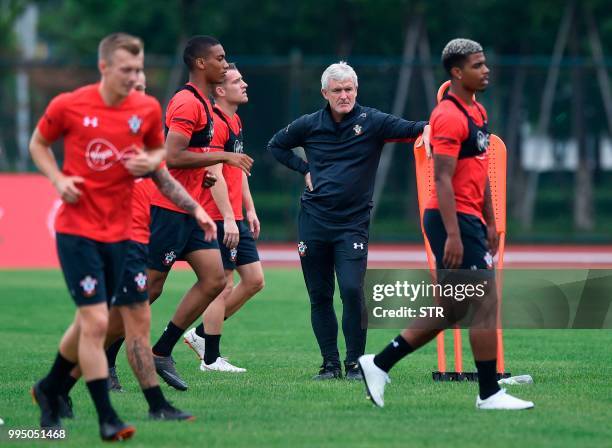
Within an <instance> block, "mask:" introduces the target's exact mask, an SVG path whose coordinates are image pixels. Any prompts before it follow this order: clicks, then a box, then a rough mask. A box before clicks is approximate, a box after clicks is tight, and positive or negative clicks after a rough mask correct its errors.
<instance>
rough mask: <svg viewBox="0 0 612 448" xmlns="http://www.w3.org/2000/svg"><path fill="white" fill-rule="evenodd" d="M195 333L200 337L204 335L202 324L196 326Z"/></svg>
mask: <svg viewBox="0 0 612 448" xmlns="http://www.w3.org/2000/svg"><path fill="white" fill-rule="evenodd" d="M196 334H197V335H198V336H200V337H201V338H203V337H204V324H200V325H198V326H197V327H196Z"/></svg>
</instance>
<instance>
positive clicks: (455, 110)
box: [427, 93, 490, 222]
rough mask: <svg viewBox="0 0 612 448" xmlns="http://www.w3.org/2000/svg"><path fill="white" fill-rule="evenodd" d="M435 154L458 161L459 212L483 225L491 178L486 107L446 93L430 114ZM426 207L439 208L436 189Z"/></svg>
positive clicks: (456, 177) (456, 170) (454, 175)
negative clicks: (486, 188) (485, 194)
mask: <svg viewBox="0 0 612 448" xmlns="http://www.w3.org/2000/svg"><path fill="white" fill-rule="evenodd" d="M430 123H431V144H432V146H433V153H434V154H439V155H445V156H451V157H455V158H457V166H456V168H455V173H454V174H453V179H452V183H453V190H454V191H455V202H456V204H457V212H460V213H467V214H470V215H475V216H477V217H478V218H480V220H482V221H483V222H484V218H483V215H482V210H483V207H484V192H485V186H486V183H487V175H488V155H487V150H488V148H489V135H490V134H489V131H488V127H487V112H486V110H485V108H484V107H483V106H482V105H481V104H480V103H478V102H477V101H473V102H472V104H471V105H468V104H466V103H465V102H464V101H463V100H462V99H460V98H459V97H457V96H456V95H453V94H452V93H447V94H446V95H445V96H444V98H443V99H442V101H440V103H439V104H438V105H437V106H436V108H435V109H434V110H433V111H432V113H431V119H430ZM427 208H431V209H437V208H439V203H438V196H437V193H436V190H435V186H434V189H433V190H432V195H431V197H430V198H429V202H428V204H427Z"/></svg>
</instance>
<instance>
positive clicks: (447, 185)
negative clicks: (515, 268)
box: [359, 39, 534, 409]
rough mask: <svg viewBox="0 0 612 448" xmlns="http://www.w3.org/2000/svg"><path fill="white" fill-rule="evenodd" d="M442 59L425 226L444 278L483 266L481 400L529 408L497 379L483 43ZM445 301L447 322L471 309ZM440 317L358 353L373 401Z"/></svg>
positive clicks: (450, 48)
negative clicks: (443, 90)
mask: <svg viewBox="0 0 612 448" xmlns="http://www.w3.org/2000/svg"><path fill="white" fill-rule="evenodd" d="M442 63H443V65H444V68H445V69H446V71H447V72H448V74H449V76H450V78H451V87H450V89H449V92H448V93H447V94H446V96H445V97H444V98H443V100H442V101H440V103H439V104H438V106H437V107H436V108H435V109H434V110H433V112H432V113H431V121H430V122H431V144H432V146H433V157H434V176H435V190H434V192H433V193H432V197H431V198H430V200H429V203H428V205H427V209H426V211H425V214H424V226H425V232H426V234H427V239H428V240H429V243H430V245H431V249H432V251H433V253H434V255H435V257H436V269H437V271H438V280H441V281H444V280H443V278H444V277H446V278H448V279H449V281H450V276H451V275H456V273H452V272H450V273H449V271H443V269H458V268H459V269H465V270H469V272H478V273H479V274H480V275H477V276H476V278H485V279H488V280H489V285H490V287H489V291H488V294H487V295H486V296H485V299H484V300H482V301H478V300H474V301H473V302H472V304H471V306H472V308H474V316H479V317H478V318H475V319H476V320H475V321H473V326H472V328H470V344H471V346H472V352H473V354H474V359H475V362H476V369H477V370H478V386H479V394H478V397H477V398H476V407H477V408H478V409H530V408H533V406H534V405H533V403H532V402H530V401H524V400H520V399H518V398H515V397H513V396H511V395H509V394H507V393H506V391H505V390H504V389H500V388H499V385H498V384H497V373H496V364H497V360H496V355H497V336H496V329H495V327H496V320H497V318H496V316H497V314H496V312H497V301H496V292H495V288H494V286H493V285H494V279H495V275H494V272H495V271H494V270H493V258H492V257H493V256H494V255H495V253H496V252H497V246H498V242H499V241H498V235H497V230H496V226H495V215H494V213H493V205H492V200H491V191H490V188H489V180H488V175H487V165H488V159H487V149H488V146H489V131H488V123H487V113H486V111H485V109H484V107H483V106H482V105H481V104H480V103H478V102H477V101H476V100H475V99H474V98H475V97H474V94H475V93H476V92H480V91H483V90H485V88H486V87H487V85H488V83H489V69H488V67H487V66H486V59H485V55H484V53H483V49H482V47H481V46H480V44H478V43H477V42H474V41H472V40H468V39H454V40H451V41H450V42H449V43H448V44H447V45H446V47H445V48H444V50H443V51H442ZM453 302H455V301H454V300H452V301H451V303H453ZM445 308H447V309H448V311H449V312H450V315H449V316H447V315H446V314H445V319H444V322H442V324H444V326H445V327H447V328H448V327H449V326H450V325H452V324H454V323H455V322H456V321H458V320H459V319H460V318H462V315H464V314H465V313H466V311H467V309H466V307H465V306H463V309H460V308H461V306H460V305H453V306H446V307H445ZM445 311H446V310H445ZM486 322H489V323H488V324H486ZM483 323H484V324H485V325H482V324H483ZM440 324H441V322H438V321H437V320H433V319H430V320H427V319H425V320H419V321H417V322H415V323H414V325H413V326H412V327H411V328H408V329H406V330H404V331H403V332H402V333H401V334H400V335H398V336H397V337H396V338H395V339H394V340H393V341H391V343H390V344H389V345H388V346H387V347H386V348H385V349H384V350H383V351H382V352H380V353H379V354H378V355H376V356H374V355H365V356H362V357H361V358H360V359H359V366H360V368H361V370H362V372H363V377H364V382H365V384H366V388H367V391H368V395H369V397H370V399H371V400H372V402H374V404H375V405H377V406H380V407H382V406H384V389H385V385H386V384H387V383H388V382H389V377H388V372H389V371H390V370H391V368H392V367H393V366H394V365H395V364H396V363H397V362H398V361H399V360H400V359H402V358H403V357H405V356H406V355H408V354H410V353H412V352H413V351H415V350H417V349H418V348H420V347H422V346H423V345H425V344H426V343H427V342H429V341H431V340H432V339H433V338H435V336H436V335H437V334H438V333H439V332H440V330H441V328H440V326H441V325H440ZM474 324H478V325H474Z"/></svg>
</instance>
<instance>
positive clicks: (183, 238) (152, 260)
mask: <svg viewBox="0 0 612 448" xmlns="http://www.w3.org/2000/svg"><path fill="white" fill-rule="evenodd" d="M201 249H219V244H218V243H217V240H213V241H211V242H210V243H208V242H206V241H205V240H204V231H203V230H202V229H201V227H200V226H199V225H198V223H197V222H196V220H195V218H193V217H192V216H191V215H188V214H186V213H180V212H175V211H172V210H168V209H165V208H162V207H156V206H154V205H153V206H151V240H150V243H149V258H148V266H149V267H150V268H151V269H155V270H156V271H160V272H168V271H170V269H171V268H172V265H173V264H174V262H175V261H176V260H184V259H185V256H186V255H187V254H189V253H190V252H194V251H196V250H201Z"/></svg>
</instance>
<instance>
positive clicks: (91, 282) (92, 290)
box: [79, 275, 98, 297]
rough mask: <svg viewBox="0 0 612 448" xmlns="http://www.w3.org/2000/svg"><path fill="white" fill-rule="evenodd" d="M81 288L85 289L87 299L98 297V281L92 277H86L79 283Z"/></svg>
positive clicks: (84, 293)
mask: <svg viewBox="0 0 612 448" xmlns="http://www.w3.org/2000/svg"><path fill="white" fill-rule="evenodd" d="M79 284H80V285H81V288H83V295H84V296H85V297H93V296H95V295H96V285H97V284H98V280H96V279H95V278H93V277H92V276H91V275H88V276H87V277H85V278H84V279H83V280H81V282H80V283H79Z"/></svg>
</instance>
